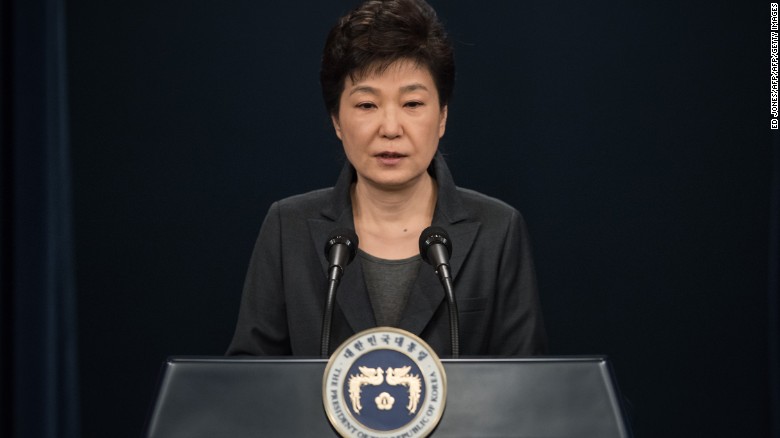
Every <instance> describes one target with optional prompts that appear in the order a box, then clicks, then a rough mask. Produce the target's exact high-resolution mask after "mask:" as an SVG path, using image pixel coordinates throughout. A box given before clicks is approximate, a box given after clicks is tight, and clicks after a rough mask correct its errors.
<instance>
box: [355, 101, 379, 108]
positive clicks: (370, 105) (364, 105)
mask: <svg viewBox="0 0 780 438" xmlns="http://www.w3.org/2000/svg"><path fill="white" fill-rule="evenodd" d="M355 106H356V107H357V108H360V109H371V108H375V107H376V105H374V104H373V103H371V102H360V103H359V104H357V105H355Z"/></svg>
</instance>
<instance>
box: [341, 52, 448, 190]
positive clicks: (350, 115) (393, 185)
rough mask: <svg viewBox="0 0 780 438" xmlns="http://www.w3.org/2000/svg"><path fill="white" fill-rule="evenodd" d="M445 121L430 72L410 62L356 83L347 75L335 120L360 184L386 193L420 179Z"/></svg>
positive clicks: (443, 109) (445, 108) (435, 147)
mask: <svg viewBox="0 0 780 438" xmlns="http://www.w3.org/2000/svg"><path fill="white" fill-rule="evenodd" d="M446 122H447V107H446V106H445V107H443V108H441V107H440V106H439V95H438V92H437V90H436V85H435V84H434V82H433V77H431V74H430V72H429V71H428V69H427V68H426V67H419V66H417V65H416V64H415V63H413V62H411V61H406V60H401V61H397V62H395V63H393V64H391V65H390V67H389V68H387V69H386V70H384V71H383V72H382V73H379V74H374V75H371V76H366V77H364V78H361V79H359V80H358V81H356V82H353V81H352V80H351V79H350V77H349V76H347V78H346V79H345V81H344V91H343V92H342V93H341V101H340V104H339V112H338V117H335V116H334V117H333V126H334V127H335V128H336V135H337V136H338V137H339V138H340V139H341V141H342V143H343V144H344V152H345V153H346V155H347V159H348V160H349V162H350V163H352V165H353V166H354V167H355V169H356V171H357V174H358V181H361V180H362V182H363V183H368V184H371V185H374V186H375V187H378V188H380V189H384V190H397V189H403V188H406V187H410V186H412V185H414V184H415V183H417V182H419V181H420V180H421V179H422V177H423V176H424V175H425V174H426V170H427V169H428V165H429V164H430V163H431V160H433V156H434V154H435V153H436V149H437V147H438V145H439V139H440V138H441V136H442V135H444V127H445V125H446Z"/></svg>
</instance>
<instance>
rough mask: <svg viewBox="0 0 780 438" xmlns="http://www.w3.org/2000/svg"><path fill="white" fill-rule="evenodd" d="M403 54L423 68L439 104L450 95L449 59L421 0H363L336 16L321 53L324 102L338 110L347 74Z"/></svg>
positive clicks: (438, 27)
mask: <svg viewBox="0 0 780 438" xmlns="http://www.w3.org/2000/svg"><path fill="white" fill-rule="evenodd" d="M402 59H409V60H411V61H413V62H415V63H417V64H418V65H420V66H423V67H427V68H428V70H429V71H430V73H431V76H432V77H433V81H434V83H435V84H436V89H437V91H438V94H439V104H440V105H441V106H442V107H443V106H444V105H447V102H448V101H449V99H450V96H451V95H452V89H453V85H454V82H455V60H454V57H453V54H452V45H451V44H450V41H449V39H448V38H447V34H446V32H445V31H444V26H442V24H441V22H439V19H438V17H437V16H436V12H435V11H434V10H433V8H432V7H431V6H430V5H429V4H428V3H426V2H425V1H424V0H368V1H366V2H364V3H362V4H361V5H360V6H358V7H357V8H356V9H355V10H353V11H352V12H350V13H348V14H347V15H345V16H343V17H341V19H340V20H339V22H338V23H337V24H336V26H334V27H333V29H331V31H330V34H329V35H328V39H327V41H326V43H325V49H324V50H323V54H322V66H321V70H320V85H321V86H322V97H323V99H324V100H325V107H326V108H327V110H328V112H329V113H330V114H331V115H335V114H338V111H339V101H340V99H341V93H342V92H343V91H344V80H345V79H346V77H347V75H349V76H350V78H351V79H352V80H353V81H354V80H359V79H361V78H363V77H365V76H366V75H370V74H374V73H381V72H382V71H384V70H385V69H386V68H387V67H389V66H390V65H391V64H392V63H394V62H395V61H398V60H402Z"/></svg>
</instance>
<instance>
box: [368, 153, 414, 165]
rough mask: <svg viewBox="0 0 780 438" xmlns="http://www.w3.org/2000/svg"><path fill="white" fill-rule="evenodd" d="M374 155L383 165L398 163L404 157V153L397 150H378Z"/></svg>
mask: <svg viewBox="0 0 780 438" xmlns="http://www.w3.org/2000/svg"><path fill="white" fill-rule="evenodd" d="M374 156H375V157H376V158H377V159H378V160H379V162H380V163H382V164H383V165H385V166H392V165H395V164H398V163H399V162H400V161H401V159H403V158H405V157H406V155H404V154H400V153H398V152H389V151H385V152H380V153H378V154H376V155H374Z"/></svg>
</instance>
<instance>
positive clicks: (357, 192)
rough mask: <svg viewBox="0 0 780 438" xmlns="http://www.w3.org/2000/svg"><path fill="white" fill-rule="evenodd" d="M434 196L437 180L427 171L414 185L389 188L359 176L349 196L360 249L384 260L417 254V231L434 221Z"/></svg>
mask: <svg viewBox="0 0 780 438" xmlns="http://www.w3.org/2000/svg"><path fill="white" fill-rule="evenodd" d="M436 195H437V187H436V181H435V180H434V179H433V178H432V177H431V176H430V175H429V174H427V173H426V174H424V175H423V177H422V178H420V181H419V182H418V183H417V184H414V185H411V186H409V187H405V188H403V189H399V190H392V191H389V190H383V189H381V188H378V187H375V186H372V185H371V184H368V183H365V181H362V180H360V179H358V181H357V182H356V183H355V184H354V185H353V186H352V193H351V196H352V214H353V219H354V222H355V231H356V232H357V234H358V236H359V238H360V248H361V249H362V250H363V251H365V252H367V253H369V254H371V255H373V256H375V257H380V258H385V259H402V258H407V257H411V256H413V255H414V254H416V253H417V252H418V248H417V240H418V238H419V236H420V233H421V232H422V230H424V229H425V228H426V227H428V226H429V225H430V224H431V221H432V220H433V212H434V210H435V208H436Z"/></svg>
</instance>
